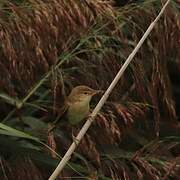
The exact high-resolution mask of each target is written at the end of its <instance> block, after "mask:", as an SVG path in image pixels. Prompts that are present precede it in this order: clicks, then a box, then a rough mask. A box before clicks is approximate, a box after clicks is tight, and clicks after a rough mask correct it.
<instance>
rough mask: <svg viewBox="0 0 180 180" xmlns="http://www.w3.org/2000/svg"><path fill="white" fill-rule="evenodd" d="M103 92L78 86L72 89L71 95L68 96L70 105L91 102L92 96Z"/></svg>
mask: <svg viewBox="0 0 180 180" xmlns="http://www.w3.org/2000/svg"><path fill="white" fill-rule="evenodd" d="M100 92H102V91H101V90H94V89H92V88H90V87H88V86H83V85H81V86H76V87H75V88H73V89H72V91H71V93H70V95H69V96H68V100H69V102H70V103H73V102H78V101H86V102H90V100H91V98H92V96H94V95H95V94H97V93H100Z"/></svg>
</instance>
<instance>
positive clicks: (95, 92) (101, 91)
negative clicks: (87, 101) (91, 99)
mask: <svg viewBox="0 0 180 180" xmlns="http://www.w3.org/2000/svg"><path fill="white" fill-rule="evenodd" d="M99 93H104V91H103V90H94V92H93V96H94V95H95V94H99Z"/></svg>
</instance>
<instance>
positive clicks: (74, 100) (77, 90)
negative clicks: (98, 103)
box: [55, 85, 103, 125]
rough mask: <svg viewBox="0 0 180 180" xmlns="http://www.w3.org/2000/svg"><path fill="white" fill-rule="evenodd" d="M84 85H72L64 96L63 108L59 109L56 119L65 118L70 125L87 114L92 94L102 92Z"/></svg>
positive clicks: (81, 119) (76, 122)
mask: <svg viewBox="0 0 180 180" xmlns="http://www.w3.org/2000/svg"><path fill="white" fill-rule="evenodd" d="M102 92H103V91H102V90H95V89H92V88H90V87H88V86H85V85H79V86H76V87H74V88H73V89H72V90H71V92H70V94H69V95H68V96H67V97H66V99H65V102H64V106H63V108H61V109H60V111H59V116H58V118H57V120H56V121H55V122H57V121H59V119H61V118H65V119H67V121H68V123H69V124H70V125H77V124H79V123H80V122H81V121H83V120H84V119H85V117H87V116H88V114H89V112H90V102H91V99H92V97H93V96H94V95H96V94H98V93H102Z"/></svg>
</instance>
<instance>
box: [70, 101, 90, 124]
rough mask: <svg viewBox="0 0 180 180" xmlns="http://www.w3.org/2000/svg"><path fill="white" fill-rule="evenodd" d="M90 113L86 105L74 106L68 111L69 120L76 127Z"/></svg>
mask: <svg viewBox="0 0 180 180" xmlns="http://www.w3.org/2000/svg"><path fill="white" fill-rule="evenodd" d="M88 112H89V106H88V105H86V106H84V105H79V104H77V105H74V106H70V107H69V109H68V111H67V118H68V121H69V123H70V124H72V125H75V124H78V123H79V122H80V121H82V120H83V119H84V118H85V117H86V116H87V115H88Z"/></svg>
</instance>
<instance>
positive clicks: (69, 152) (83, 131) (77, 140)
mask: <svg viewBox="0 0 180 180" xmlns="http://www.w3.org/2000/svg"><path fill="white" fill-rule="evenodd" d="M169 2H170V0H167V2H166V4H165V5H164V6H163V8H162V9H161V11H160V13H159V14H158V16H157V17H156V19H155V20H154V21H153V22H152V23H151V24H150V25H149V27H148V29H147V30H146V32H145V33H144V35H143V37H142V38H141V39H140V41H139V42H138V44H137V45H136V47H135V48H134V50H133V51H132V53H131V54H130V55H129V57H128V58H127V60H126V61H125V63H124V64H123V66H122V67H121V69H120V70H119V72H118V73H117V75H116V77H115V78H114V80H113V81H112V83H111V84H110V86H109V87H108V89H107V90H106V92H105V93H104V95H103V96H102V98H101V99H100V101H99V102H98V104H97V105H96V107H95V109H94V110H93V112H92V113H91V115H90V117H89V118H88V119H87V121H86V123H85V124H84V126H83V127H82V129H81V130H80V132H79V133H78V135H77V137H76V138H75V140H74V142H73V143H72V144H71V146H70V147H69V149H68V150H67V152H66V154H65V155H64V157H63V158H62V160H61V161H60V163H59V164H58V166H57V167H56V169H55V170H54V172H53V173H52V175H51V176H50V178H49V180H55V179H56V178H57V176H58V175H59V173H60V172H61V171H62V169H63V168H64V166H65V165H66V163H67V162H68V161H69V159H70V158H71V155H72V154H73V152H74V150H75V149H76V147H77V146H78V144H79V143H80V141H81V139H82V138H83V137H84V135H85V134H86V132H87V130H88V129H89V127H90V126H91V123H92V122H93V120H94V119H95V117H96V115H97V113H98V112H99V111H100V109H101V108H102V106H103V105H104V103H105V102H106V100H107V98H108V97H109V95H110V93H111V92H112V90H113V89H114V87H115V85H116V84H117V83H118V81H119V79H120V78H121V76H122V75H123V73H124V71H125V70H126V68H127V67H128V65H129V63H130V62H131V61H132V59H133V57H134V56H135V55H136V53H137V52H138V50H139V48H140V47H141V46H142V44H143V43H144V41H145V40H146V38H147V37H148V35H149V34H150V32H151V31H152V29H153V28H154V26H155V25H156V23H157V21H158V20H159V18H160V17H161V15H162V14H163V12H164V10H165V9H166V7H167V5H168V4H169Z"/></svg>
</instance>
